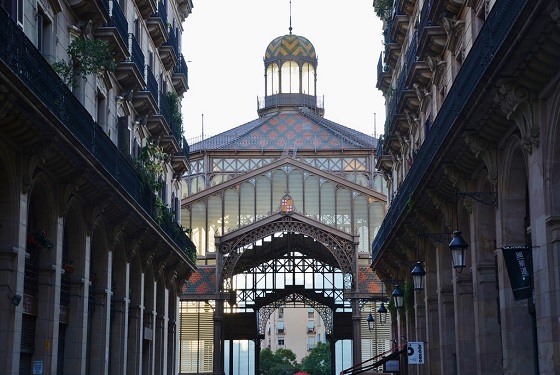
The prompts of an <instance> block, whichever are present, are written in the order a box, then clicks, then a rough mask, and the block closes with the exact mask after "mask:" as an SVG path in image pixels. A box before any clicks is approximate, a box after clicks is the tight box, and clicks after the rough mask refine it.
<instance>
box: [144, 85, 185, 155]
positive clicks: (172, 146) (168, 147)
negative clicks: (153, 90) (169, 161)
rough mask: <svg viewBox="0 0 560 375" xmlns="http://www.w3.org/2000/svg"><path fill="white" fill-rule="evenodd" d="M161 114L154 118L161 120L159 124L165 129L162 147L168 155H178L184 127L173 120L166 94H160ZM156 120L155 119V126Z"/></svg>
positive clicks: (162, 134) (162, 136)
mask: <svg viewBox="0 0 560 375" xmlns="http://www.w3.org/2000/svg"><path fill="white" fill-rule="evenodd" d="M159 108H160V112H159V115H158V116H152V117H156V118H157V119H159V121H158V122H157V124H158V125H159V126H160V127H162V128H163V131H162V132H161V139H160V146H161V147H162V148H163V150H164V151H165V152H166V153H168V154H172V155H175V154H178V153H179V152H180V151H181V145H182V140H183V135H182V134H181V133H182V129H181V127H182V125H181V124H180V123H178V122H177V121H176V120H175V119H174V118H173V113H172V109H171V107H170V105H169V101H168V99H167V96H166V94H162V93H160V100H159ZM155 121H156V119H154V122H152V124H154V123H155Z"/></svg>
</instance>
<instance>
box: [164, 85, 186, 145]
mask: <svg viewBox="0 0 560 375" xmlns="http://www.w3.org/2000/svg"><path fill="white" fill-rule="evenodd" d="M165 100H166V101H167V104H168V105H169V110H170V111H171V113H170V117H171V118H170V120H171V124H172V126H175V127H176V128H177V130H178V133H179V135H181V136H182V135H183V115H182V114H181V109H180V108H179V97H178V96H177V94H175V93H174V92H168V93H167V94H165Z"/></svg>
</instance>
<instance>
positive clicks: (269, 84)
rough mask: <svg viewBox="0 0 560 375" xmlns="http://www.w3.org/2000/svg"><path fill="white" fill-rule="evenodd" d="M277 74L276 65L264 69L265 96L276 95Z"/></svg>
mask: <svg viewBox="0 0 560 375" xmlns="http://www.w3.org/2000/svg"><path fill="white" fill-rule="evenodd" d="M279 74H280V72H279V70H278V65H277V64H270V65H269V66H268V68H266V95H275V94H278V84H279V81H280V78H279Z"/></svg>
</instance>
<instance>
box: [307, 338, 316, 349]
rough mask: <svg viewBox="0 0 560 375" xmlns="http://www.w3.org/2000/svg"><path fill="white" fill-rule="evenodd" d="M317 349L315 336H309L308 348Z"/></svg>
mask: <svg viewBox="0 0 560 375" xmlns="http://www.w3.org/2000/svg"><path fill="white" fill-rule="evenodd" d="M313 349H315V336H309V337H308V338H307V350H313Z"/></svg>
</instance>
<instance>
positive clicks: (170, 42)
mask: <svg viewBox="0 0 560 375" xmlns="http://www.w3.org/2000/svg"><path fill="white" fill-rule="evenodd" d="M168 34H169V37H168V38H167V42H165V43H163V45H164V46H169V47H171V49H172V50H173V52H174V53H175V56H179V39H178V38H177V35H176V34H175V31H174V30H173V29H172V28H169V30H168Z"/></svg>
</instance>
